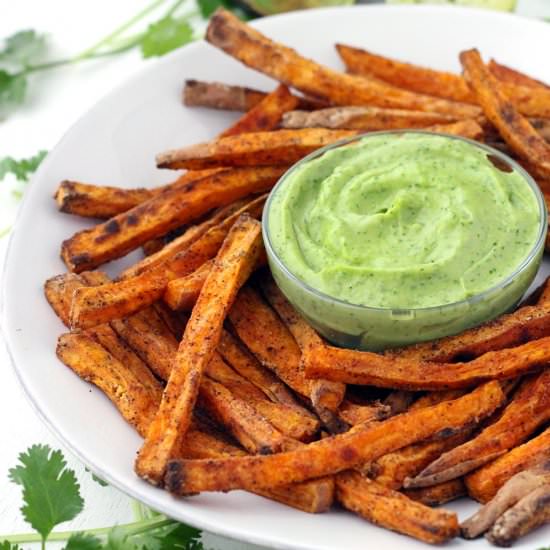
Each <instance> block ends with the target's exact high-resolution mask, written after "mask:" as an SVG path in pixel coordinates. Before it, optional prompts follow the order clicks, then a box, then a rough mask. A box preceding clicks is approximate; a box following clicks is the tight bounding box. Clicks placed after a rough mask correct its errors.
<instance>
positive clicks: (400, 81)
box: [336, 44, 476, 103]
mask: <svg viewBox="0 0 550 550" xmlns="http://www.w3.org/2000/svg"><path fill="white" fill-rule="evenodd" d="M336 50H337V52H338V54H339V55H340V57H341V58H342V61H343V62H344V64H345V65H346V68H347V70H348V71H349V72H350V73H353V74H357V75H361V76H374V77H375V78H379V79H381V80H383V81H385V82H388V83H389V84H392V85H394V86H397V87H399V88H404V89H405V90H411V91H412V92H417V93H420V94H427V95H431V96H435V97H441V98H444V99H452V100H454V101H462V102H465V103H476V98H475V96H474V94H472V91H471V90H470V88H469V87H468V85H467V84H466V82H464V79H463V78H462V77H461V76H460V75H458V74H454V73H448V72H444V71H436V70H434V69H428V68H426V67H420V66H418V65H412V64H410V63H405V62H403V61H397V60H395V59H390V58H388V57H384V56H382V55H377V54H375V53H372V52H369V51H367V50H364V49H360V48H353V47H351V46H346V45H344V44H336Z"/></svg>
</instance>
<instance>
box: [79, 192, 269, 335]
mask: <svg viewBox="0 0 550 550" xmlns="http://www.w3.org/2000/svg"><path fill="white" fill-rule="evenodd" d="M263 205H264V198H263V197H259V198H258V199H255V200H254V201H252V202H251V203H248V204H247V205H246V206H245V207H243V208H242V209H241V210H239V211H238V212H236V213H235V214H233V215H231V216H229V217H228V218H226V219H225V220H224V221H223V222H222V223H220V224H218V225H216V226H214V227H211V228H210V229H209V230H208V231H206V233H204V234H203V235H202V236H201V237H200V238H199V239H197V240H196V241H195V242H193V243H192V244H191V245H190V246H189V247H188V248H186V249H184V250H182V251H180V252H178V253H177V254H175V255H174V256H171V257H170V258H169V259H167V260H166V261H165V262H162V263H160V264H158V265H157V266H156V267H154V268H152V269H150V270H147V271H145V272H143V273H141V274H140V275H137V276H136V277H130V278H127V279H124V280H122V281H117V282H115V283H110V284H106V285H102V286H101V287H95V288H82V289H78V290H77V291H75V294H74V298H73V304H72V309H71V323H72V326H74V327H79V328H86V327H91V326H94V325H96V324H98V323H104V322H107V321H110V320H112V319H117V318H122V317H124V316H126V315H129V314H131V313H135V312H136V311H139V310H141V309H144V308H145V307H147V306H148V305H150V304H152V303H153V302H155V301H156V300H158V299H160V298H162V295H163V294H164V291H165V289H166V285H167V284H168V282H169V281H171V280H173V279H176V278H178V277H183V276H185V275H188V274H189V273H192V272H193V271H195V270H196V269H197V268H199V267H200V266H201V265H202V264H203V263H205V262H206V261H208V260H210V259H211V258H213V257H214V256H216V253H217V252H218V250H219V248H220V246H221V244H222V242H223V240H224V239H225V237H226V236H227V234H228V232H229V230H230V229H231V227H232V226H233V224H234V223H235V220H236V219H238V217H239V216H240V215H241V213H247V214H251V215H253V216H254V217H259V216H260V215H261V211H262V209H263Z"/></svg>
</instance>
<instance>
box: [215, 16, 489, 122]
mask: <svg viewBox="0 0 550 550" xmlns="http://www.w3.org/2000/svg"><path fill="white" fill-rule="evenodd" d="M206 40H207V41H208V42H210V43H211V44H213V45H214V46H216V47H218V48H220V49H222V50H223V51H224V52H226V53H227V54H229V55H231V56H233V57H235V58H236V59H238V60H239V61H241V62H242V63H244V64H245V65H248V66H249V67H252V68H253V69H256V70H258V71H260V72H263V73H265V74H267V75H268V76H271V77H272V78H275V79H276V80H278V81H279V82H282V83H283V84H286V85H287V86H291V87H294V88H296V89H298V90H300V91H301V92H303V93H305V94H306V95H310V96H313V97H316V98H321V99H324V100H326V101H328V102H329V103H332V104H334V105H376V106H378V107H391V108H397V109H411V110H418V111H429V112H437V113H444V114H448V115H452V116H456V117H458V118H468V117H476V116H478V115H479V109H478V108H477V107H476V106H474V105H466V104H462V103H456V102H452V101H447V100H443V99H437V98H433V97H428V96H423V95H419V94H415V93H412V92H408V91H406V90H400V89H398V88H395V87H392V86H389V85H387V84H384V83H380V82H377V81H374V80H366V79H364V78H362V77H357V76H353V75H349V74H344V73H339V72H337V71H334V70H332V69H329V68H328V67H325V66H323V65H320V64H318V63H315V62H314V61H311V60H309V59H306V58H304V57H302V56H300V55H299V54H298V53H297V52H295V51H294V50H292V49H291V48H288V47H286V46H283V45H281V44H278V43H276V42H273V41H272V40H270V39H269V38H267V37H266V36H264V35H263V34H261V33H260V32H258V31H257V30H256V29H253V28H252V27H250V26H248V25H246V24H245V23H242V22H241V21H239V19H238V18H237V17H235V16H234V15H232V14H231V13H229V12H228V11H226V10H222V9H219V10H218V11H217V12H216V13H215V14H214V15H213V16H212V17H211V19H210V24H209V26H208V29H207V31H206Z"/></svg>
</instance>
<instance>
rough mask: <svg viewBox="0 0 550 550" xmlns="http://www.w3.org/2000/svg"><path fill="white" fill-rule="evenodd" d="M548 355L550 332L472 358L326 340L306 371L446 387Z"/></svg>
mask: <svg viewBox="0 0 550 550" xmlns="http://www.w3.org/2000/svg"><path fill="white" fill-rule="evenodd" d="M549 360H550V337H548V336H547V337H545V338H541V339H539V340H534V341H532V342H527V343H526V344H523V345H521V346H517V347H514V348H508V349H502V350H499V351H490V352H487V353H485V354H484V355H482V356H481V357H478V358H477V359H474V360H473V361H470V362H467V363H435V362H432V361H418V360H415V359H411V360H409V359H407V358H401V357H386V356H383V355H378V354H376V353H370V352H366V351H355V350H349V349H340V348H335V347H332V346H325V347H324V348H323V349H322V350H321V351H320V352H319V353H316V354H315V357H314V358H313V359H312V361H311V362H310V364H308V368H307V371H306V376H307V377H308V378H326V379H327V380H333V381H335V382H346V383H348V384H363V385H373V386H378V387H382V388H403V389H410V390H443V389H458V388H467V387H471V386H473V385H475V384H478V383H480V382H483V381H485V380H492V379H499V380H506V379H509V378H516V377H517V376H520V375H523V374H527V373H529V372H532V371H534V370H537V369H541V368H543V367H545V366H546V365H547V363H548V361H549Z"/></svg>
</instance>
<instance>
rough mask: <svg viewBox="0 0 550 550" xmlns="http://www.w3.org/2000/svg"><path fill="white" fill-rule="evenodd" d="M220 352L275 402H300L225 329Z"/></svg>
mask: <svg viewBox="0 0 550 550" xmlns="http://www.w3.org/2000/svg"><path fill="white" fill-rule="evenodd" d="M218 352H219V353H220V355H221V356H222V357H223V358H224V359H225V360H226V361H227V363H229V364H230V365H231V366H232V367H233V368H234V369H235V370H236V371H237V372H238V373H239V374H240V375H241V376H242V377H243V378H246V379H247V380H249V381H250V382H251V383H252V384H254V385H255V386H256V387H257V388H259V389H261V390H262V391H263V392H264V394H265V395H266V396H267V397H269V399H271V400H272V401H274V402H275V403H283V404H287V405H292V406H296V405H297V404H298V402H297V401H296V399H295V397H294V396H293V395H292V392H291V391H290V390H289V389H288V388H287V387H286V386H285V385H284V384H283V383H282V382H281V381H280V380H279V378H277V377H276V376H275V375H274V374H273V373H272V372H271V371H270V370H268V369H266V368H265V367H263V366H262V365H261V364H260V363H259V361H258V360H257V359H256V357H254V356H253V355H252V354H251V353H250V352H249V351H248V350H247V349H245V347H244V346H243V345H242V344H241V343H240V342H239V341H238V339H237V338H235V337H234V336H233V335H232V334H230V333H229V332H227V331H225V330H224V331H222V335H221V338H220V343H219V345H218ZM303 410H304V411H305V409H303Z"/></svg>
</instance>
